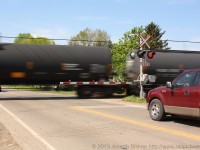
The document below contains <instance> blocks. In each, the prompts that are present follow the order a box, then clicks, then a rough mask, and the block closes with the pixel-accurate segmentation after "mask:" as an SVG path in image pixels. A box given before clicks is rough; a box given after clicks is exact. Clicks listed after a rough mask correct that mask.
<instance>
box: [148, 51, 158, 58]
mask: <svg viewBox="0 0 200 150" xmlns="http://www.w3.org/2000/svg"><path fill="white" fill-rule="evenodd" d="M154 55H156V53H155V52H152V51H149V52H148V53H147V57H148V58H149V59H152V58H153V56H154Z"/></svg>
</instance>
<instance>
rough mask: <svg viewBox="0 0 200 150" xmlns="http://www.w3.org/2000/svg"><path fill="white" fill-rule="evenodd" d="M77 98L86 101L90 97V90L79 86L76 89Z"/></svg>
mask: <svg viewBox="0 0 200 150" xmlns="http://www.w3.org/2000/svg"><path fill="white" fill-rule="evenodd" d="M77 94H78V97H79V98H81V99H88V98H91V96H92V89H91V88H90V87H88V86H81V87H78V89H77Z"/></svg>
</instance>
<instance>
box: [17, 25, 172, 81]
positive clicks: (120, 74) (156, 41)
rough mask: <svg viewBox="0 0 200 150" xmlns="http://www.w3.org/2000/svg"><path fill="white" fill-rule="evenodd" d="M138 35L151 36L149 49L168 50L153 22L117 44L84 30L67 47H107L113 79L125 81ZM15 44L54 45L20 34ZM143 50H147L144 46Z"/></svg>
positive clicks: (101, 33) (105, 35)
mask: <svg viewBox="0 0 200 150" xmlns="http://www.w3.org/2000/svg"><path fill="white" fill-rule="evenodd" d="M139 34H141V35H142V36H144V37H146V36H147V35H151V38H150V40H149V41H148V44H149V45H150V47H151V48H150V49H154V50H169V49H170V47H168V43H167V41H162V40H161V38H162V36H163V35H164V34H165V31H162V29H161V28H160V27H159V25H157V24H155V23H154V22H151V23H149V24H148V25H146V26H145V27H143V26H139V27H134V28H133V29H131V30H130V31H128V32H126V33H124V35H123V37H122V38H121V39H119V40H118V42H117V43H112V41H111V39H110V35H109V34H108V33H107V32H106V31H104V30H100V29H96V30H92V29H90V28H86V29H84V30H82V31H80V32H79V33H78V34H77V35H75V36H73V37H71V38H70V40H69V42H68V43H66V44H68V45H82V46H104V47H109V48H110V49H111V52H112V65H113V70H114V71H115V79H116V80H118V81H120V80H125V79H126V77H125V62H126V57H127V54H128V53H129V52H130V51H133V50H134V49H138V46H139V44H140V38H139V36H138V35H139ZM14 43H16V44H53V45H54V44H55V42H54V41H53V40H50V39H48V38H46V37H34V36H33V35H31V34H30V33H20V34H19V35H18V37H17V38H16V39H15V40H14ZM143 49H146V50H148V49H149V48H148V47H147V46H145V45H144V47H143Z"/></svg>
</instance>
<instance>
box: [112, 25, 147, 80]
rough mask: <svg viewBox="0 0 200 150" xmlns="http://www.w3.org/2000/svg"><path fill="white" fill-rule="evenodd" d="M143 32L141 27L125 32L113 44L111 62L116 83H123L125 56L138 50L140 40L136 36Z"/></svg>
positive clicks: (124, 77)
mask: <svg viewBox="0 0 200 150" xmlns="http://www.w3.org/2000/svg"><path fill="white" fill-rule="evenodd" d="M142 30H143V28H142V26H140V27H135V28H133V29H132V30H131V31H129V32H126V33H125V34H124V37H123V38H122V39H120V40H119V42H118V43H115V44H113V49H112V62H113V69H114V71H115V73H116V76H115V80H116V81H125V80H126V76H125V62H126V58H127V54H128V53H129V52H131V51H133V50H134V49H137V48H138V45H139V43H140V39H139V37H138V34H139V33H141V32H142Z"/></svg>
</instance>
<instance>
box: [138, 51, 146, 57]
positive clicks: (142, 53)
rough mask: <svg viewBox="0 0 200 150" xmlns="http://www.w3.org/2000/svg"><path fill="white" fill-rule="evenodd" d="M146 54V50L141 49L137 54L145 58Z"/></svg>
mask: <svg viewBox="0 0 200 150" xmlns="http://www.w3.org/2000/svg"><path fill="white" fill-rule="evenodd" d="M145 54H146V51H144V50H139V51H138V52H137V55H138V57H139V58H143V57H144V55H145Z"/></svg>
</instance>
